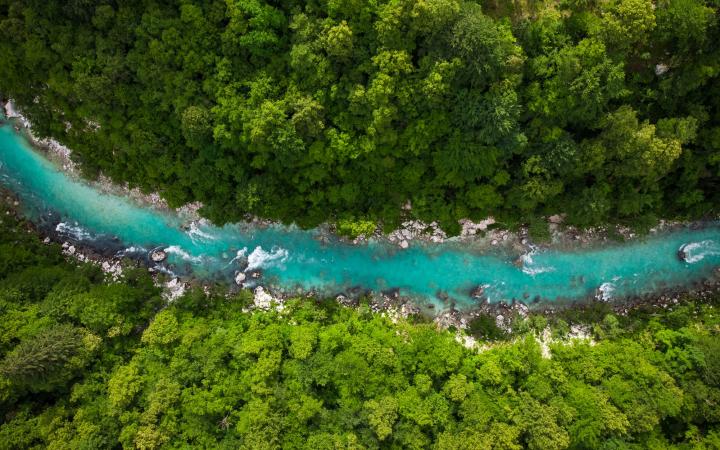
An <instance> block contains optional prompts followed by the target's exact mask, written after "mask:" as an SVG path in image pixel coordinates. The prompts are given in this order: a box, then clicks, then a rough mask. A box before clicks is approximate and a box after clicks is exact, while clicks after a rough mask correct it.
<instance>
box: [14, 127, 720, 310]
mask: <svg viewBox="0 0 720 450" xmlns="http://www.w3.org/2000/svg"><path fill="white" fill-rule="evenodd" d="M0 184H2V185H3V186H5V187H6V188H9V189H10V190H12V191H14V192H15V193H16V194H17V196H18V197H19V198H20V200H21V205H22V206H21V207H22V208H23V213H24V214H25V215H26V216H27V217H29V218H30V219H31V220H33V221H34V222H35V223H37V224H38V225H39V226H41V227H42V226H44V227H47V228H52V231H54V232H55V233H57V234H58V235H59V236H60V238H62V239H63V240H67V241H70V242H71V243H73V244H75V245H78V244H83V245H88V246H91V247H92V246H95V248H102V249H103V250H104V251H105V252H108V251H110V252H113V253H114V254H116V255H118V256H122V255H127V256H129V257H135V258H139V259H143V258H144V259H146V260H147V258H148V253H149V251H151V250H152V249H156V248H162V249H165V251H166V252H167V254H168V259H167V260H166V261H164V262H163V263H161V264H159V265H158V267H157V268H158V270H164V271H168V272H172V273H175V274H178V275H181V276H182V275H185V276H188V275H192V276H194V277H197V278H199V279H206V280H217V281H225V282H228V283H231V282H232V280H233V279H234V277H235V274H236V273H238V271H239V270H244V271H246V273H251V272H254V271H257V270H258V269H260V270H261V271H262V279H261V281H260V283H261V284H263V285H265V286H270V287H272V288H275V289H279V290H284V291H286V292H290V291H293V290H296V289H302V290H304V291H309V290H315V291H317V292H321V293H323V294H328V295H331V294H339V293H343V292H349V291H353V290H354V291H366V290H372V291H375V292H378V291H382V290H386V289H399V290H400V293H401V294H402V295H407V296H410V297H412V298H415V299H416V300H417V302H418V303H419V304H420V305H425V306H427V305H430V304H432V305H433V306H434V307H435V308H436V310H440V309H442V308H443V305H447V298H448V297H449V298H450V299H452V302H453V303H454V304H456V305H457V307H458V308H463V307H469V306H472V305H474V304H475V302H477V301H478V300H476V299H474V298H472V297H471V295H470V291H471V290H472V289H473V288H475V287H477V286H483V287H484V295H485V297H486V298H487V299H489V301H491V302H497V301H511V300H512V299H518V300H522V299H528V300H526V301H532V300H534V299H535V300H537V299H541V301H542V302H553V301H576V300H577V301H580V300H584V299H588V298H590V297H593V296H595V295H597V294H598V293H599V294H600V297H604V298H605V299H610V298H613V297H615V298H622V297H628V296H635V295H643V294H653V293H657V292H659V291H660V290H662V289H667V288H683V287H686V286H689V285H691V284H692V283H697V282H699V281H702V280H703V279H705V278H708V277H710V276H712V272H713V270H715V269H716V268H717V267H718V266H720V227H719V226H718V224H717V223H714V224H709V225H707V226H704V227H702V228H701V229H694V230H693V229H689V228H687V229H683V230H680V231H674V232H671V233H658V234H654V235H651V236H649V237H647V238H645V239H641V240H634V241H631V242H629V243H623V244H612V245H607V246H603V247H600V248H594V249H590V250H588V249H584V250H575V251H560V250H537V251H532V252H530V253H528V254H526V255H525V256H524V258H523V260H524V264H523V265H522V266H521V267H516V266H515V265H514V264H513V262H512V261H513V259H515V258H516V257H517V255H510V254H507V253H503V252H502V251H499V250H495V251H488V252H485V253H483V252H478V251H471V250H468V249H467V248H463V246H462V245H461V244H460V243H457V242H446V243H443V244H414V245H411V246H410V248H408V249H404V250H402V249H399V248H397V247H395V246H391V245H389V244H387V243H382V242H370V243H368V244H364V245H351V244H347V243H344V242H342V241H339V240H337V239H329V240H328V239H321V233H320V232H319V231H317V230H310V231H303V230H300V229H297V228H295V227H284V226H270V227H266V226H256V225H255V226H253V225H247V224H239V225H228V226H224V227H216V226H213V225H210V224H205V223H202V222H201V223H190V224H187V223H185V222H184V221H183V219H182V218H180V217H179V216H177V215H176V214H175V213H174V212H163V211H159V210H157V209H156V208H151V207H143V206H140V205H138V204H136V203H134V202H132V201H130V200H129V199H127V198H125V197H122V196H116V195H108V194H105V193H101V192H99V191H98V190H96V189H95V188H93V187H91V186H90V185H88V184H86V183H84V182H82V181H80V180H77V179H75V178H73V177H70V176H68V175H66V174H65V173H64V172H62V171H60V170H59V169H58V168H57V167H56V166H55V165H54V164H53V163H51V162H50V161H48V160H47V159H46V158H45V157H44V156H42V155H41V154H40V153H38V152H36V151H34V150H33V148H32V147H31V145H30V144H29V143H28V142H27V140H26V139H25V138H24V137H22V136H21V135H20V134H18V133H17V132H16V131H15V129H14V127H13V126H11V125H10V124H9V123H5V125H3V126H1V127H0ZM683 245H684V246H685V251H686V253H687V259H686V261H681V260H679V259H678V257H677V250H678V248H680V247H681V246H683ZM248 280H252V281H255V280H254V279H252V278H251V277H249V276H248ZM441 293H442V294H441ZM441 298H444V299H445V300H444V301H443V300H441Z"/></svg>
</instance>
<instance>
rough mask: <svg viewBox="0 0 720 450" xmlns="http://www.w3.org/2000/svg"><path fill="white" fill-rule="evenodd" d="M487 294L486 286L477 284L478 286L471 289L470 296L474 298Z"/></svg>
mask: <svg viewBox="0 0 720 450" xmlns="http://www.w3.org/2000/svg"><path fill="white" fill-rule="evenodd" d="M484 294H485V286H477V287H476V288H473V290H471V291H470V297H472V298H482V296H483V295H484Z"/></svg>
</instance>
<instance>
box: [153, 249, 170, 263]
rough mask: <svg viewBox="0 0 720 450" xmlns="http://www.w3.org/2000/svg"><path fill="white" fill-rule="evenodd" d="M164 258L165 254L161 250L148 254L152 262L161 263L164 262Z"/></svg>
mask: <svg viewBox="0 0 720 450" xmlns="http://www.w3.org/2000/svg"><path fill="white" fill-rule="evenodd" d="M165 258H167V253H165V251H163V250H153V251H152V252H151V253H150V259H152V260H153V262H156V263H157V262H162V261H165Z"/></svg>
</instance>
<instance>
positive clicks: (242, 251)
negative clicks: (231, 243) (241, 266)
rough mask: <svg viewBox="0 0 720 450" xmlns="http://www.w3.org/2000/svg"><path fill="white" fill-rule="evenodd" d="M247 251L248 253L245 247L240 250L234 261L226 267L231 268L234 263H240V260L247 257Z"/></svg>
mask: <svg viewBox="0 0 720 450" xmlns="http://www.w3.org/2000/svg"><path fill="white" fill-rule="evenodd" d="M247 251H248V249H247V247H243V248H241V249H240V250H238V251H237V253H236V254H235V257H234V258H233V259H231V260H230V262H228V263H227V264H226V265H225V267H229V266H231V265H232V264H233V263H235V261H239V260H240V259H242V258H244V257H245V255H247Z"/></svg>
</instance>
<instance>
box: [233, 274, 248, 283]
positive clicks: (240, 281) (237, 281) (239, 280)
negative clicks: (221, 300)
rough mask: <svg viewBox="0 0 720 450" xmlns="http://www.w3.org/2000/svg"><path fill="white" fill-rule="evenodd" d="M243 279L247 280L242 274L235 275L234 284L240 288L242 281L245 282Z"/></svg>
mask: <svg viewBox="0 0 720 450" xmlns="http://www.w3.org/2000/svg"><path fill="white" fill-rule="evenodd" d="M245 278H247V277H246V276H245V274H244V273H242V272H240V273H238V274H237V275H235V284H237V285H238V286H242V284H243V281H245Z"/></svg>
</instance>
